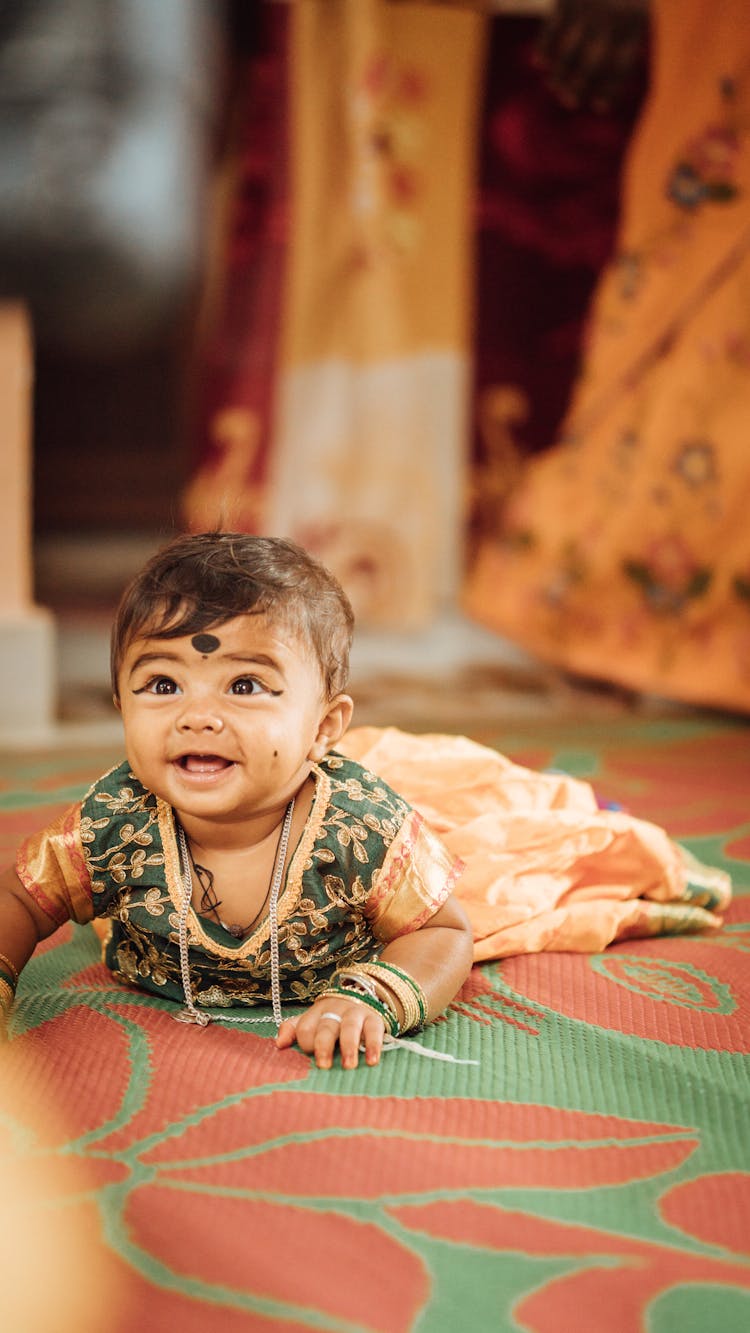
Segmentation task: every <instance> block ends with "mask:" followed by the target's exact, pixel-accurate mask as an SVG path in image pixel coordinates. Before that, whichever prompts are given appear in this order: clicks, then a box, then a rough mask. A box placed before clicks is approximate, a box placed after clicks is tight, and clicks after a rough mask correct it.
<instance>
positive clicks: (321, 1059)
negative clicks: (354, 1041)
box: [310, 1010, 344, 1069]
mask: <svg viewBox="0 0 750 1333" xmlns="http://www.w3.org/2000/svg"><path fill="white" fill-rule="evenodd" d="M310 1016H311V1017H312V1014H311V1015H310ZM315 1016H316V1017H317V1019H318V1022H317V1026H316V1028H315V1036H314V1038H313V1044H312V1052H313V1056H314V1058H315V1063H316V1065H317V1066H318V1069H330V1068H331V1065H332V1064H333V1052H334V1049H335V1046H336V1042H337V1041H338V1039H339V1032H340V1029H341V1027H342V1025H343V1021H344V1020H343V1019H342V1017H341V1015H340V1014H337V1013H336V1012H335V1011H331V1010H328V1011H326V1012H325V1013H322V1014H320V1015H319V1016H318V1015H317V1014H316V1015H315Z"/></svg>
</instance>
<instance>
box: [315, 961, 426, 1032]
mask: <svg viewBox="0 0 750 1333" xmlns="http://www.w3.org/2000/svg"><path fill="white" fill-rule="evenodd" d="M324 994H325V995H327V996H333V995H345V996H346V997H347V999H351V1000H360V1001H361V1002H362V1003H363V1004H367V1005H369V1006H370V1008H371V1009H374V1010H375V1011H376V1012H377V1013H379V1014H380V1016H381V1018H382V1019H383V1021H384V1023H385V1025H386V1027H387V1029H388V1031H389V1033H390V1035H391V1036H392V1037H400V1036H402V1035H403V1034H404V1033H405V1032H416V1031H418V1030H419V1029H420V1028H423V1027H424V1025H425V1023H426V1021H427V1000H426V998H425V994H424V991H423V990H422V987H421V986H420V984H419V982H418V981H415V980H414V977H412V976H410V975H409V973H408V972H405V971H404V970H403V968H401V967H396V965H395V964H394V963H384V962H380V961H378V962H374V963H352V965H351V967H347V968H342V969H341V971H339V972H337V973H336V975H335V977H334V979H333V986H332V987H331V988H330V989H329V990H327V991H324ZM394 1002H397V1003H398V1005H399V1006H400V1008H401V1012H402V1014H403V1018H401V1019H400V1018H399V1014H398V1011H397V1009H396V1003H394Z"/></svg>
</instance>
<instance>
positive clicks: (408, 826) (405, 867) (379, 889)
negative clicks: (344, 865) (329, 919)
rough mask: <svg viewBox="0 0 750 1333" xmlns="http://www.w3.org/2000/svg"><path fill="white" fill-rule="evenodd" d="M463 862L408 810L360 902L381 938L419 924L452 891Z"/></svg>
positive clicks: (404, 932) (394, 936) (393, 936)
mask: <svg viewBox="0 0 750 1333" xmlns="http://www.w3.org/2000/svg"><path fill="white" fill-rule="evenodd" d="M463 868H464V867H463V862H462V861H459V860H457V859H456V858H455V857H453V856H451V854H450V852H449V851H448V850H447V848H446V847H444V846H443V844H442V842H441V841H440V839H439V838H437V837H436V836H435V834H434V833H433V832H432V831H431V830H430V829H429V828H428V827H427V825H426V824H425V822H424V819H423V818H422V816H421V815H420V814H418V813H417V811H416V810H411V811H410V812H409V814H408V815H407V817H406V819H405V820H404V823H403V824H402V826H401V828H400V829H399V832H398V833H397V834H396V837H395V838H394V839H393V842H392V843H391V844H390V846H389V848H388V851H387V852H386V855H385V858H384V860H383V864H382V866H381V867H380V869H379V870H378V871H377V872H376V874H375V875H374V877H373V884H372V889H371V890H370V893H369V894H368V897H367V900H366V902H365V906H364V912H365V917H366V918H367V920H368V922H369V924H370V928H371V930H372V932H373V935H374V936H375V938H376V939H378V940H380V941H381V942H383V943H388V941H390V940H395V939H397V938H398V936H399V935H408V934H411V932H412V931H415V930H419V929H420V928H421V927H422V926H424V925H426V923H427V922H428V921H429V920H430V918H431V917H433V916H434V915H435V913H436V912H437V911H439V909H440V908H441V907H442V906H443V903H444V902H445V901H446V899H447V898H448V896H449V895H450V894H451V893H452V892H453V889H454V887H455V884H456V882H457V881H458V879H459V877H460V875H461V873H462V871H463Z"/></svg>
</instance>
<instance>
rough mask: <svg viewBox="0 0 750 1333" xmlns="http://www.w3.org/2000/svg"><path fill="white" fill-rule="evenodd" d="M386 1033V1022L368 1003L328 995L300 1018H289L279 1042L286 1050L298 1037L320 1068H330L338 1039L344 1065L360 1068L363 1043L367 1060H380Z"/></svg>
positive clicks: (303, 1048)
mask: <svg viewBox="0 0 750 1333" xmlns="http://www.w3.org/2000/svg"><path fill="white" fill-rule="evenodd" d="M384 1035H385V1023H384V1022H383V1020H382V1018H381V1017H380V1015H379V1014H377V1013H375V1011H374V1010H372V1009H370V1007H369V1006H368V1005H366V1004H359V1003H357V1001H356V1000H345V999H343V998H339V997H338V996H335V997H334V996H327V997H326V998H324V999H322V1000H316V1002H315V1004H313V1005H312V1006H311V1007H310V1008H309V1009H308V1010H307V1011H306V1012H305V1013H304V1014H302V1015H301V1016H300V1017H299V1018H287V1019H285V1020H284V1022H283V1023H282V1024H281V1027H280V1028H279V1033H278V1036H277V1038H276V1045H277V1046H278V1047H279V1049H280V1050H283V1048H284V1047H286V1046H293V1045H294V1043H295V1041H296V1043H297V1045H298V1046H299V1048H300V1050H302V1051H305V1052H306V1054H307V1055H313V1056H314V1057H315V1063H316V1065H317V1066H318V1068H319V1069H330V1068H331V1065H332V1064H333V1053H334V1051H335V1049H336V1043H337V1042H338V1044H339V1050H340V1051H341V1065H342V1068H343V1069H356V1068H357V1065H358V1064H359V1048H360V1045H362V1044H364V1048H365V1061H366V1063H367V1064H368V1065H376V1064H378V1062H379V1060H380V1052H381V1051H382V1049H383V1037H384Z"/></svg>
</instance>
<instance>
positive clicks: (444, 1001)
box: [277, 897, 473, 1069]
mask: <svg viewBox="0 0 750 1333" xmlns="http://www.w3.org/2000/svg"><path fill="white" fill-rule="evenodd" d="M379 958H380V960H381V961H382V962H384V963H392V964H394V965H395V966H397V967H399V968H402V969H403V971H404V972H408V973H409V975H410V976H411V977H413V978H414V980H415V981H416V982H417V983H418V985H419V986H420V987H421V989H422V991H423V993H424V997H425V1001H426V1007H427V1015H426V1021H427V1022H430V1021H431V1020H432V1019H433V1018H437V1016H438V1014H440V1013H442V1011H443V1010H444V1009H445V1007H446V1005H448V1004H450V1002H451V1000H452V999H453V997H454V995H456V994H457V993H458V991H459V990H460V989H461V987H462V985H463V983H464V982H465V980H466V978H467V977H468V975H469V973H470V971H471V966H472V961H473V955H472V934H471V926H470V925H469V921H468V918H467V916H466V914H465V912H464V910H463V908H462V907H461V905H460V904H459V903H458V902H457V901H456V899H455V898H453V897H450V898H448V900H447V902H446V903H445V904H444V905H443V906H442V907H441V908H440V910H439V911H438V912H436V913H435V915H434V916H433V917H431V918H430V920H429V921H428V922H427V924H426V925H424V926H422V927H421V929H420V930H415V931H412V932H411V933H410V934H408V935H401V936H399V938H398V939H395V940H392V941H391V942H390V943H389V944H387V945H385V947H384V948H383V949H382V950H381V952H380V954H379ZM393 1005H394V1008H395V1010H396V1013H397V1015H398V1018H399V1021H400V1022H403V1017H404V1015H403V1009H402V1007H401V1005H400V1003H399V1001H398V999H397V998H396V997H395V996H394V997H393ZM331 1015H336V1018H333V1017H331ZM338 1018H340V1019H341V1022H340V1023H339V1022H338V1021H337V1019H338ZM384 1034H385V1023H384V1021H383V1019H382V1018H381V1017H380V1015H379V1014H378V1013H376V1012H375V1011H374V1010H372V1009H370V1008H369V1007H367V1006H366V1005H365V1004H362V1003H360V1002H358V1001H356V1000H349V999H346V998H345V997H344V996H338V995H337V996H332V995H331V996H327V997H324V998H322V999H320V1000H316V1002H315V1004H313V1005H312V1006H311V1007H310V1008H309V1009H308V1010H307V1011H306V1012H305V1013H304V1014H303V1015H302V1017H301V1018H299V1019H297V1020H295V1019H287V1020H286V1021H285V1022H284V1023H282V1025H281V1027H280V1028H279V1035H278V1037H277V1045H278V1046H280V1047H285V1046H291V1045H292V1044H293V1043H294V1042H295V1041H296V1042H297V1045H298V1046H299V1047H300V1048H301V1049H302V1050H303V1051H306V1052H307V1053H308V1054H311V1055H314V1056H315V1063H316V1064H317V1065H318V1067H319V1068H320V1069H329V1068H330V1067H331V1064H332V1062H333V1052H334V1050H335V1048H336V1043H337V1042H338V1045H339V1048H340V1051H341V1063H342V1066H343V1067H344V1069H355V1068H356V1066H357V1063H358V1060H359V1047H360V1044H361V1043H362V1042H364V1044H365V1060H366V1061H367V1064H368V1065H376V1064H377V1063H378V1062H379V1060H380V1053H381V1051H382V1048H383V1037H384Z"/></svg>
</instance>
